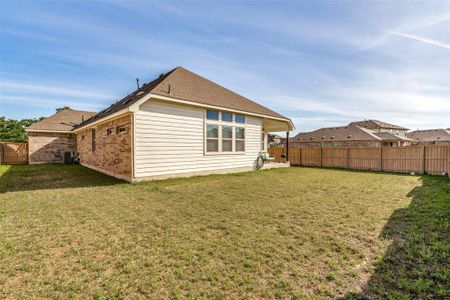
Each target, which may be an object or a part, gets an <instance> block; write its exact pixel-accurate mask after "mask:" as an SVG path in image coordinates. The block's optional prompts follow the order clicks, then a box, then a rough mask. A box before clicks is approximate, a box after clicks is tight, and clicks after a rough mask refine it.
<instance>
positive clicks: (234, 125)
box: [27, 67, 294, 181]
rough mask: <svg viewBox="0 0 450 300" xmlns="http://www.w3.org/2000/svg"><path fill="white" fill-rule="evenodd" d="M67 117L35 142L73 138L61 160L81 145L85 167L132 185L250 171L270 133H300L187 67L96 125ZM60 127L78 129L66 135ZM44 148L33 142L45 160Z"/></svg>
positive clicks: (32, 132)
mask: <svg viewBox="0 0 450 300" xmlns="http://www.w3.org/2000/svg"><path fill="white" fill-rule="evenodd" d="M63 112H64V111H63ZM63 112H61V113H57V114H55V115H53V116H51V117H49V118H47V119H46V120H50V121H51V123H48V124H44V123H42V124H41V122H39V123H37V124H36V126H35V127H32V128H29V129H28V130H27V132H28V134H29V136H35V137H40V138H41V139H42V140H43V139H44V138H45V137H46V136H47V135H49V134H50V135H55V134H59V133H64V134H67V136H64V138H65V139H66V140H64V142H58V143H57V144H56V142H55V145H54V147H55V148H58V149H59V150H58V151H59V152H60V153H61V152H65V151H74V147H73V144H75V147H76V149H75V152H77V153H78V155H79V159H80V163H81V164H82V165H84V166H86V167H89V168H92V169H95V170H98V171H100V172H103V173H106V174H109V175H111V176H115V177H118V178H122V179H125V180H128V181H135V180H142V179H148V178H165V177H172V176H185V175H193V174H205V173H216V172H223V171H227V172H228V171H235V170H236V171H237V170H251V169H252V168H253V163H254V161H255V159H256V158H257V156H258V153H259V152H260V151H261V150H267V144H268V133H269V132H277V131H290V130H292V129H293V128H294V125H293V123H292V121H291V120H290V119H288V118H286V117H284V116H282V115H280V114H278V113H276V112H274V111H272V110H270V109H268V108H266V107H264V106H262V105H260V104H257V103H256V102H253V101H251V100H249V99H247V98H245V97H243V96H240V95H238V94H236V93H234V92H232V91H230V90H228V89H226V88H224V87H221V86H219V85H217V84H216V83H214V82H211V81H209V80H207V79H205V78H203V77H201V76H199V75H196V74H194V73H192V72H190V71H188V70H186V69H184V68H182V67H177V68H175V69H173V70H172V71H170V72H168V73H166V74H161V75H160V76H159V77H158V78H157V79H155V80H153V81H151V82H149V83H147V84H144V85H143V86H142V87H141V88H139V89H138V90H136V91H134V92H133V93H131V94H130V95H128V96H126V97H125V98H123V99H122V100H120V101H118V102H117V103H115V104H113V105H111V106H110V107H108V108H107V109H105V110H103V111H101V112H99V113H98V114H95V115H93V116H92V117H91V118H84V121H82V120H83V116H84V114H88V113H84V112H77V114H78V117H77V120H78V121H77V122H78V124H75V123H76V121H74V120H62V117H63V116H64V115H61V114H62V113H63ZM71 114H75V111H73V110H71ZM59 122H61V123H68V124H70V125H71V127H70V128H68V127H67V128H64V130H59V125H55V123H59ZM72 123H74V124H72ZM72 125H74V126H72ZM38 128H39V130H38ZM62 131H63V132H62ZM37 141H39V145H33V143H37ZM40 141H41V140H40V139H31V140H30V148H33V149H35V150H34V152H37V153H39V152H40V151H44V152H45V150H40V149H38V148H39V147H44V148H45V145H43V143H41V142H40ZM65 145H67V147H66V146H65ZM34 152H33V153H34ZM33 153H30V156H31V155H33ZM57 157H58V159H60V158H61V155H58V156H57ZM55 160H56V159H51V160H50V159H49V160H46V159H40V160H34V159H33V160H30V163H36V162H53V161H55Z"/></svg>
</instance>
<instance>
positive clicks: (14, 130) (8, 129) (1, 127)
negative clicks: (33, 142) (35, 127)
mask: <svg viewBox="0 0 450 300" xmlns="http://www.w3.org/2000/svg"><path fill="white" fill-rule="evenodd" d="M43 119H45V118H44V117H40V118H35V119H22V120H14V119H7V118H6V117H4V116H2V117H0V142H26V141H27V140H28V138H27V134H26V132H25V128H27V127H29V126H30V125H31V124H33V123H36V122H39V121H41V120H43Z"/></svg>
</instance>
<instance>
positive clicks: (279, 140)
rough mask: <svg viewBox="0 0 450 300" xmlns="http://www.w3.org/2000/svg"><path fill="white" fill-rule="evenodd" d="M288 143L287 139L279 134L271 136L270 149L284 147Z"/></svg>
mask: <svg viewBox="0 0 450 300" xmlns="http://www.w3.org/2000/svg"><path fill="white" fill-rule="evenodd" d="M285 142H286V138H284V137H282V136H281V135H278V134H269V147H270V148H272V147H283V146H284V144H285Z"/></svg>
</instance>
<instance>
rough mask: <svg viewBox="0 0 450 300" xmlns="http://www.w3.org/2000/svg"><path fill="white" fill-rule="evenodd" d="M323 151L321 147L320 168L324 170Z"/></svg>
mask: <svg viewBox="0 0 450 300" xmlns="http://www.w3.org/2000/svg"><path fill="white" fill-rule="evenodd" d="M322 161H323V151H322V146H320V167H321V168H322V165H323V162H322Z"/></svg>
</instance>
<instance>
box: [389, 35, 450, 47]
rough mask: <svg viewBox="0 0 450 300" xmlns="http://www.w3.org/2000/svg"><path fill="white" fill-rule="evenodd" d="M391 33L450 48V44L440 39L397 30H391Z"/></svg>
mask: <svg viewBox="0 0 450 300" xmlns="http://www.w3.org/2000/svg"><path fill="white" fill-rule="evenodd" d="M389 33H390V34H393V35H397V36H401V37H405V38H408V39H411V40H415V41H419V42H422V43H425V44H429V45H433V46H437V47H441V48H445V49H449V50H450V44H445V43H442V42H438V41H434V40H431V39H427V38H423V37H419V36H416V35H412V34H407V33H401V32H396V31H389Z"/></svg>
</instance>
